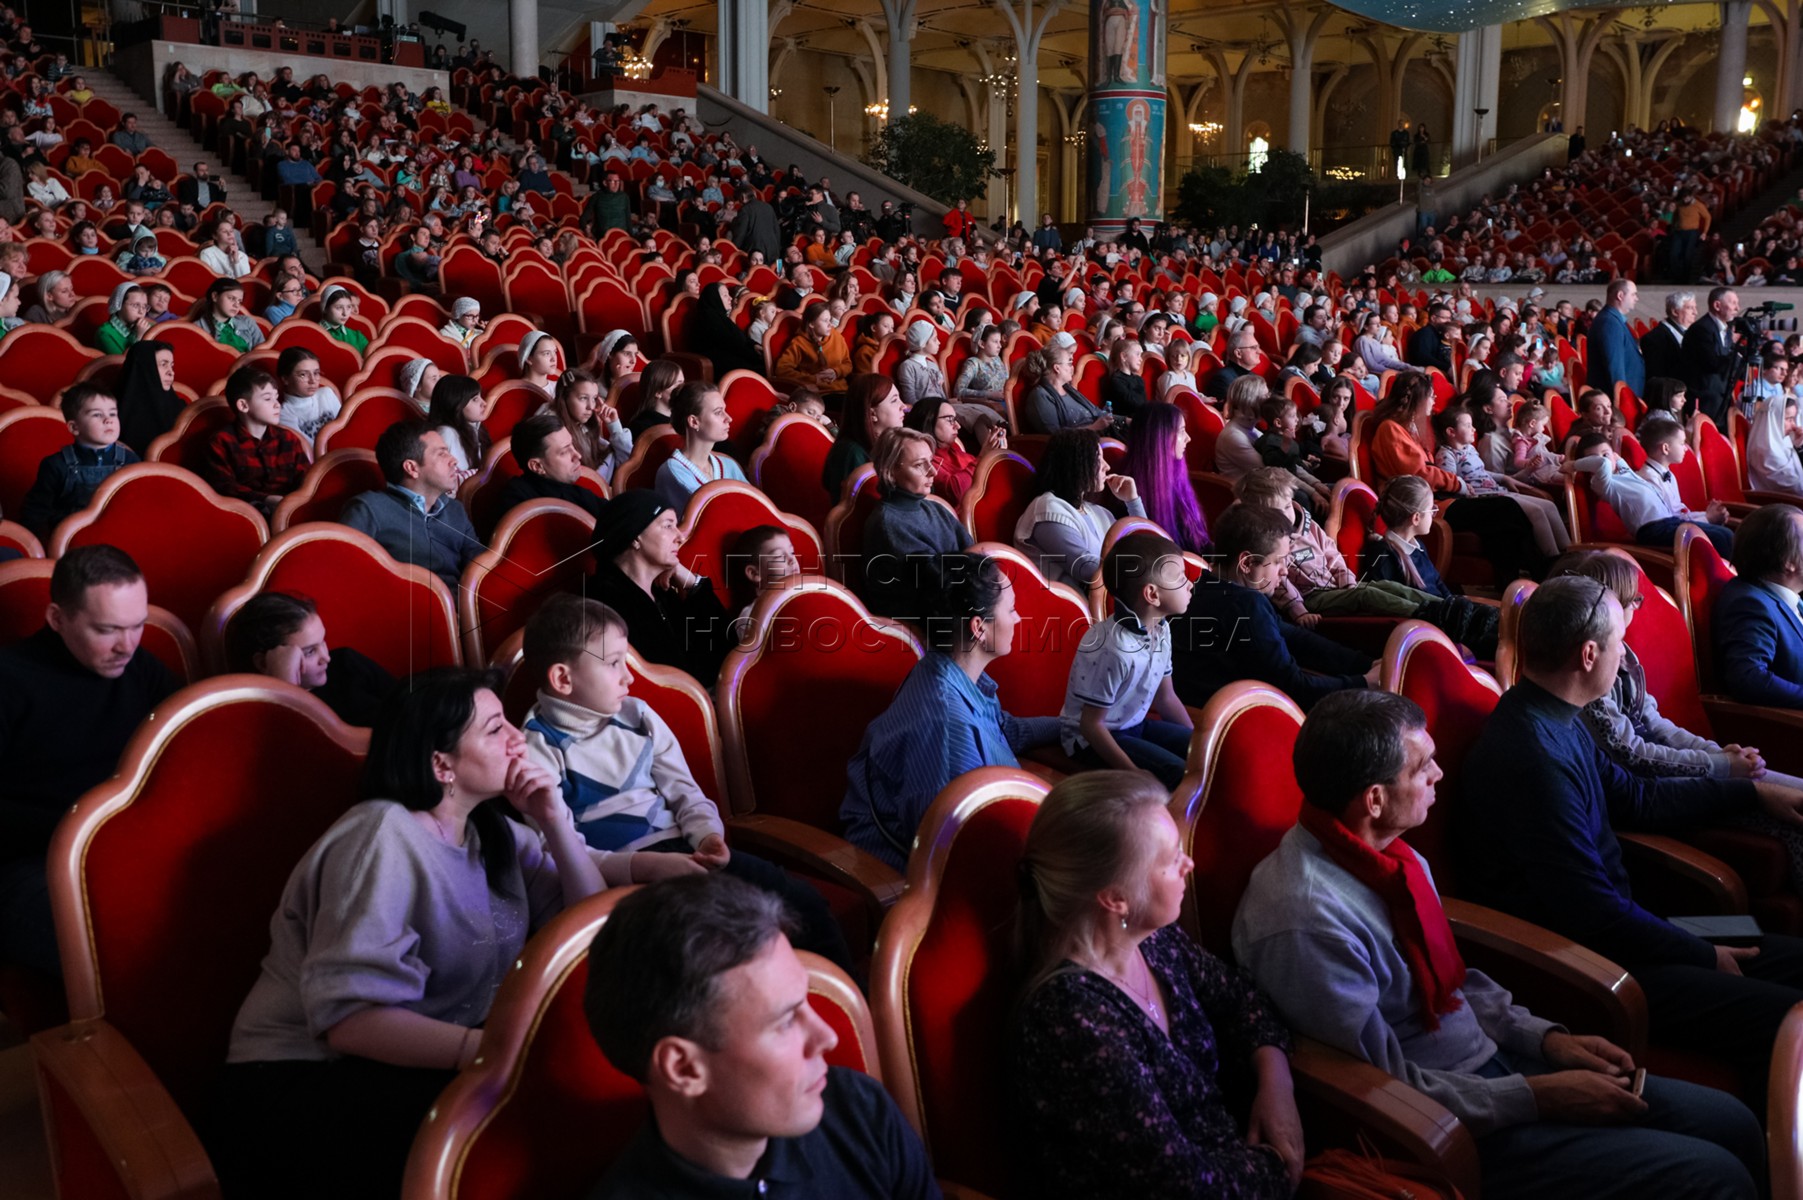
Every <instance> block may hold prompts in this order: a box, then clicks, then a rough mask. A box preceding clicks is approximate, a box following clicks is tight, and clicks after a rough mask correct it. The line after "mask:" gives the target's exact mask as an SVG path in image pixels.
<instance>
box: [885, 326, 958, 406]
mask: <svg viewBox="0 0 1803 1200" xmlns="http://www.w3.org/2000/svg"><path fill="white" fill-rule="evenodd" d="M938 350H939V330H938V329H936V328H934V326H933V323H932V322H931V321H921V320H916V321H915V322H914V323H913V324H911V325H909V326H908V354H907V357H906V358H904V359H902V360H901V362H899V363H897V364H896V365H895V389H896V390H897V391H898V392H900V393H901V398H902V404H903V405H905V406H906V407H908V408H913V407H914V406H915V404H917V403H919V402H920V401H922V400H925V399H926V398H927V397H928V396H944V395H946V394H947V392H946V386H945V372H944V371H942V370H940V368H939V360H937V359H936V358H934V357H933V355H934V354H936V353H937V352H938Z"/></svg>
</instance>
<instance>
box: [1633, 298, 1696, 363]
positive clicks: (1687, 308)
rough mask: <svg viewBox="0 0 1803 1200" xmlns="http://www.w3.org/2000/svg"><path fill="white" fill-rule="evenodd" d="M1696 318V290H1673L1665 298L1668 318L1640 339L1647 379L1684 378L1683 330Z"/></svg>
mask: <svg viewBox="0 0 1803 1200" xmlns="http://www.w3.org/2000/svg"><path fill="white" fill-rule="evenodd" d="M1696 320H1697V294H1696V293H1695V292H1673V293H1672V294H1671V295H1669V296H1667V297H1666V298H1665V320H1663V321H1661V322H1659V324H1657V325H1655V326H1653V327H1652V328H1651V329H1649V330H1647V331H1646V333H1644V334H1642V335H1641V338H1640V357H1641V361H1642V362H1643V363H1645V365H1646V377H1647V378H1648V379H1682V378H1684V364H1683V347H1684V331H1685V330H1687V329H1689V328H1690V327H1691V326H1692V325H1694V324H1696Z"/></svg>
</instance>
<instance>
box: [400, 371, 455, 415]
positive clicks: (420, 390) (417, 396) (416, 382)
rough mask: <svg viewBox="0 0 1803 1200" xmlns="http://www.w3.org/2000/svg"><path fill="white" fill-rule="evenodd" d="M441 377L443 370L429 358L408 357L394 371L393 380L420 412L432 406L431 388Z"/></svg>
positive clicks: (442, 376) (436, 384) (435, 385)
mask: <svg viewBox="0 0 1803 1200" xmlns="http://www.w3.org/2000/svg"><path fill="white" fill-rule="evenodd" d="M442 378H444V371H443V370H442V369H441V368H440V367H439V365H438V364H437V363H435V362H433V361H432V360H431V359H429V358H410V359H408V360H407V361H406V362H404V363H402V364H401V365H400V368H399V369H398V370H396V371H395V382H396V383H398V384H399V385H400V388H401V391H402V392H404V393H406V396H407V399H409V400H411V401H413V402H414V403H415V404H417V405H419V410H420V411H421V412H422V413H423V412H425V411H426V410H427V409H429V408H431V407H432V389H433V388H435V387H437V386H438V381H439V380H440V379H442Z"/></svg>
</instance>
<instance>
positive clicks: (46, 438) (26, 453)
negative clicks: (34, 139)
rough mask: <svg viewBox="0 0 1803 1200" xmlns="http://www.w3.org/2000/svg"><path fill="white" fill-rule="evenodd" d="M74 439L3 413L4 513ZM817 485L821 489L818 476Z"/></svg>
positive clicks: (57, 428)
mask: <svg viewBox="0 0 1803 1200" xmlns="http://www.w3.org/2000/svg"><path fill="white" fill-rule="evenodd" d="M26 328H27V329H35V328H40V327H39V326H27V327H26ZM19 332H20V333H23V332H24V330H20V331H19ZM17 336H18V334H12V335H10V336H9V337H8V338H7V339H6V340H7V341H9V342H10V341H12V340H13V338H14V337H17ZM16 365H17V364H16V363H15V362H13V360H12V359H11V358H10V357H9V358H7V359H0V367H4V369H5V372H6V373H7V378H8V380H9V383H8V386H9V387H16V386H19V385H17V384H13V383H11V382H10V379H11V375H10V372H11V370H12V368H13V367H14V366H16ZM44 394H45V395H48V394H49V393H44ZM74 442H75V435H74V434H73V433H70V432H69V423H68V422H67V421H65V420H63V414H62V413H61V412H59V411H57V410H56V409H54V408H49V407H38V406H33V407H31V408H16V409H14V410H13V411H11V412H9V413H0V513H16V512H18V511H19V507H20V505H22V504H24V503H25V493H26V492H28V491H30V490H31V485H32V483H34V482H35V481H36V480H37V477H38V464H39V463H41V462H43V461H44V459H45V458H47V457H49V456H50V455H52V454H55V453H56V452H57V451H58V450H61V449H62V448H63V447H64V446H69V445H73V444H74ZM814 486H815V488H816V490H818V488H819V479H818V477H816V479H815V485H814Z"/></svg>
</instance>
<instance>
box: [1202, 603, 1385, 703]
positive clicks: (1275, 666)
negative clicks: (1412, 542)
mask: <svg viewBox="0 0 1803 1200" xmlns="http://www.w3.org/2000/svg"><path fill="white" fill-rule="evenodd" d="M1370 669H1371V659H1370V658H1369V657H1367V656H1366V655H1363V654H1360V653H1359V652H1358V651H1356V650H1351V649H1348V648H1347V647H1345V646H1342V645H1340V644H1339V643H1337V642H1332V641H1329V640H1328V639H1327V638H1325V637H1322V636H1321V635H1319V634H1317V633H1315V632H1314V631H1313V630H1309V629H1302V628H1300V627H1290V626H1286V625H1285V624H1284V622H1283V620H1282V618H1280V617H1279V616H1278V615H1277V609H1276V608H1275V607H1273V605H1272V604H1271V601H1270V599H1269V597H1267V596H1264V595H1263V594H1261V593H1259V592H1257V591H1254V590H1253V589H1252V588H1249V587H1245V586H1243V585H1241V584H1238V583H1230V582H1227V581H1226V580H1211V579H1207V578H1206V577H1205V578H1204V581H1203V582H1201V583H1198V584H1197V585H1196V591H1195V594H1194V595H1193V596H1192V597H1191V599H1190V604H1189V612H1188V613H1186V614H1185V615H1184V616H1181V617H1179V618H1177V619H1176V620H1174V621H1172V622H1171V682H1172V685H1173V686H1174V687H1176V689H1177V698H1178V699H1180V700H1182V701H1183V702H1184V703H1185V704H1186V705H1190V706H1191V707H1195V708H1200V707H1201V706H1203V705H1204V704H1206V703H1208V698H1209V697H1210V696H1212V695H1214V694H1215V692H1217V691H1219V690H1220V689H1221V688H1223V687H1226V686H1227V685H1228V684H1230V683H1232V682H1234V681H1235V680H1237V679H1256V680H1258V681H1259V682H1260V683H1268V684H1270V685H1271V686H1272V687H1275V688H1277V689H1279V690H1281V691H1283V692H1285V693H1287V694H1288V695H1289V697H1290V699H1292V700H1294V701H1295V702H1296V703H1297V705H1299V706H1300V707H1302V708H1304V709H1307V708H1308V707H1309V706H1310V705H1312V704H1314V702H1315V701H1317V700H1319V699H1320V698H1321V697H1323V696H1325V695H1328V694H1329V693H1331V692H1338V691H1344V690H1346V689H1347V688H1362V687H1364V686H1365V672H1366V671H1368V670H1370Z"/></svg>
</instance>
